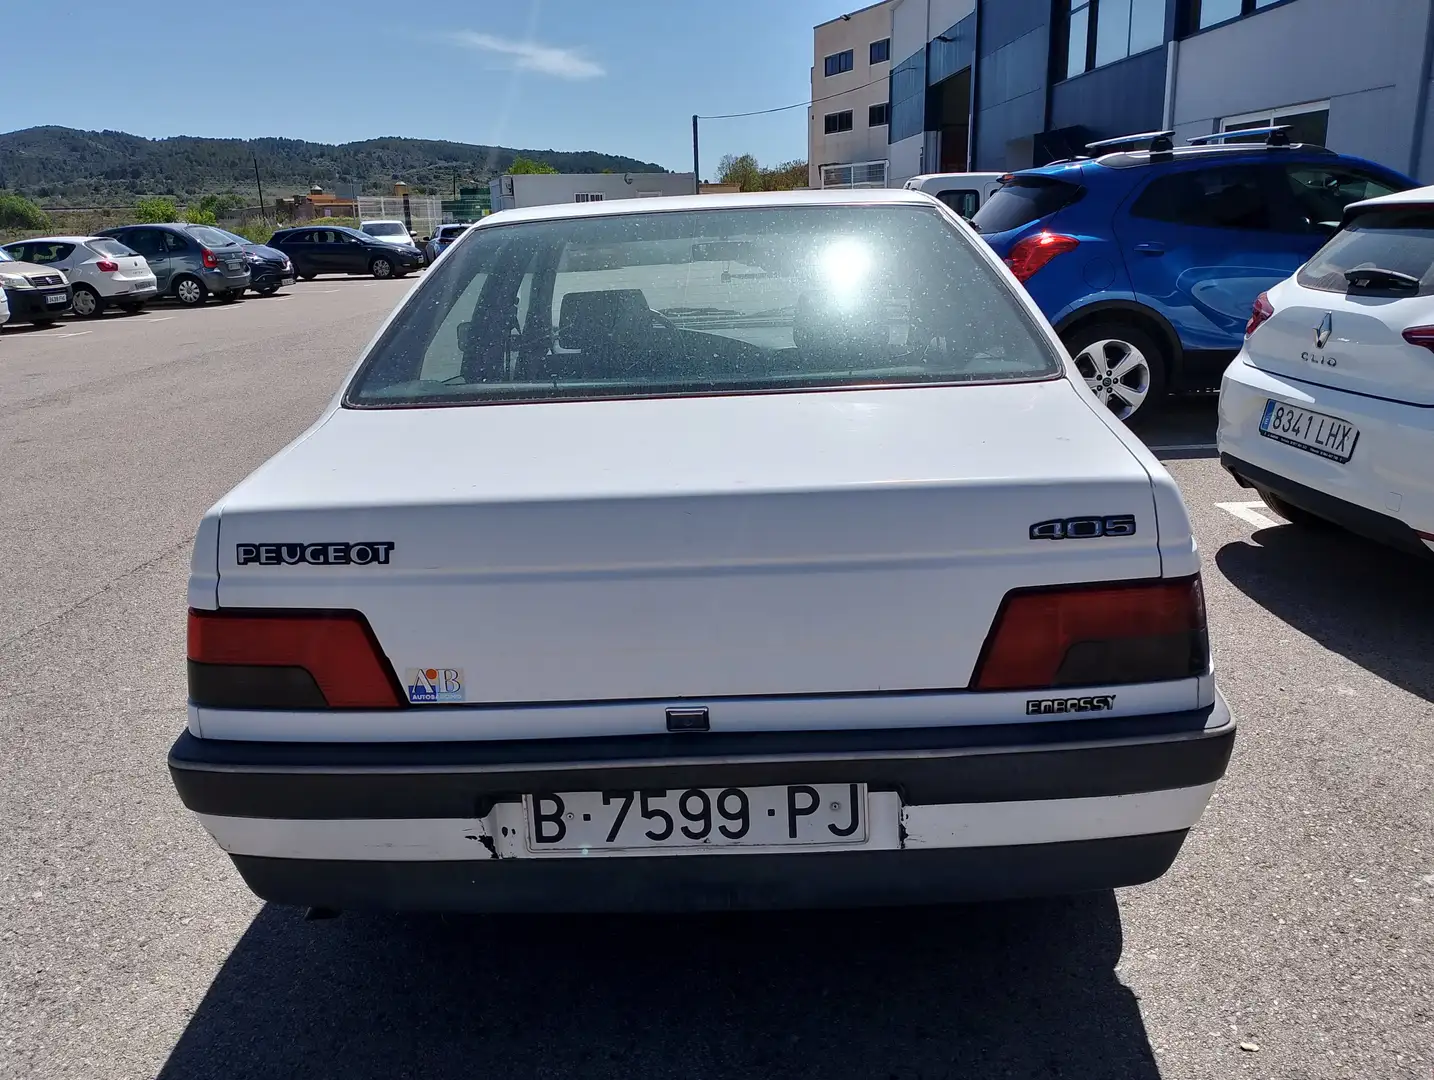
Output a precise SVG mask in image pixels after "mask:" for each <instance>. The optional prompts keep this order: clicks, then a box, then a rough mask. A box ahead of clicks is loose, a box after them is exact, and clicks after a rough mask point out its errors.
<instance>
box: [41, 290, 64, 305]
mask: <svg viewBox="0 0 1434 1080" xmlns="http://www.w3.org/2000/svg"><path fill="white" fill-rule="evenodd" d="M64 302H65V294H64V293H58V292H57V293H51V294H50V295H49V296H47V297H45V303H47V304H63V303H64Z"/></svg>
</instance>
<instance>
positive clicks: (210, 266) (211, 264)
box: [199, 248, 219, 270]
mask: <svg viewBox="0 0 1434 1080" xmlns="http://www.w3.org/2000/svg"><path fill="white" fill-rule="evenodd" d="M199 260H200V262H202V263H203V264H204V269H206V270H217V269H219V260H218V259H216V258H215V257H214V252H212V251H210V250H209V249H208V248H200V249H199Z"/></svg>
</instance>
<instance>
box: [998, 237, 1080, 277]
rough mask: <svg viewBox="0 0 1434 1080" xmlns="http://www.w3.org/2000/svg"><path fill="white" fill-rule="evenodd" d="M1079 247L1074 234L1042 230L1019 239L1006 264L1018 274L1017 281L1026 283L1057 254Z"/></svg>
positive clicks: (1007, 257)
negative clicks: (1065, 234)
mask: <svg viewBox="0 0 1434 1080" xmlns="http://www.w3.org/2000/svg"><path fill="white" fill-rule="evenodd" d="M1078 247H1080V241H1079V240H1077V239H1076V238H1075V237H1074V236H1062V235H1061V234H1060V233H1051V232H1040V233H1036V234H1035V235H1034V236H1027V237H1025V238H1024V239H1022V240H1017V241H1016V243H1015V245H1014V246H1013V247H1012V248H1011V253H1010V254H1009V255H1007V256H1006V265H1007V266H1009V267H1010V268H1011V273H1013V274H1015V275H1016V280H1017V281H1019V282H1022V283H1025V282H1026V281H1029V280H1030V279H1031V277H1032V276H1033V275H1034V274H1035V272H1036V271H1037V270H1039V269H1040V268H1041V267H1043V266H1045V265H1046V263H1048V262H1050V261H1051V260H1052V259H1054V258H1055V257H1056V256H1057V255H1064V254H1065V253H1066V252H1067V251H1074V250H1075V249H1076V248H1078Z"/></svg>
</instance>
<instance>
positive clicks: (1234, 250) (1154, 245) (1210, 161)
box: [971, 127, 1416, 420]
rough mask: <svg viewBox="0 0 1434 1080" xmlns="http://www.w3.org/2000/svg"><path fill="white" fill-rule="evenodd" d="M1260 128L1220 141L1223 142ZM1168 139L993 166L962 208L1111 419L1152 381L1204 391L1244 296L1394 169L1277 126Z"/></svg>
mask: <svg viewBox="0 0 1434 1080" xmlns="http://www.w3.org/2000/svg"><path fill="white" fill-rule="evenodd" d="M1236 138H1240V139H1250V138H1254V139H1262V140H1264V142H1263V143H1260V142H1256V143H1254V144H1253V145H1252V144H1249V143H1245V144H1232V145H1220V142H1221V141H1222V140H1228V139H1236ZM1190 142H1191V145H1189V146H1179V147H1177V146H1175V145H1174V142H1173V133H1171V132H1168V131H1158V132H1146V133H1144V134H1141V135H1130V136H1126V137H1124V138H1121V139H1111V140H1107V141H1105V142H1099V143H1092V144H1090V145H1089V146H1088V147H1086V149H1087V151H1089V153H1090V156H1089V157H1082V158H1076V159H1074V160H1070V161H1060V162H1053V163H1052V164H1050V165H1046V166H1042V167H1041V168H1038V169H1026V170H1023V171H1021V172H1018V173H1014V174H1012V175H1010V176H1008V177H1006V179H1005V182H1004V183H1003V184H1002V186H1001V189H1000V190H999V191H997V192H996V193H995V194H994V195H992V196H991V197H990V199H988V200H987V202H986V203H985V204H984V205H983V206H982V207H981V209H979V210H978V211H977V212H976V215H975V217H974V218H972V222H971V223H972V225H973V226H974V227H975V228H976V229H977V230H978V231H979V232H980V233H981V235H982V237H983V239H985V240H986V242H987V243H989V244H990V245H991V247H992V248H994V249H995V251H996V254H998V255H1000V256H1001V257H1002V258H1003V259H1004V260H1005V262H1006V265H1007V266H1009V267H1010V268H1011V270H1012V272H1013V273H1014V274H1015V275H1016V277H1017V278H1019V279H1020V281H1021V282H1022V283H1023V284H1024V285H1025V287H1026V289H1027V290H1028V291H1029V292H1030V294H1031V296H1032V298H1033V299H1034V300H1035V301H1036V303H1037V304H1039V305H1040V308H1041V310H1042V311H1043V312H1044V313H1045V315H1046V318H1048V319H1050V321H1051V324H1052V325H1053V326H1054V327H1055V328H1056V332H1057V333H1059V334H1060V336H1061V340H1062V341H1064V342H1065V345H1066V348H1067V349H1068V350H1069V351H1070V354H1071V357H1072V358H1073V359H1074V360H1075V362H1076V366H1077V367H1078V368H1079V369H1080V372H1081V374H1082V375H1083V376H1084V377H1085V380H1086V385H1088V386H1089V387H1090V388H1091V390H1092V391H1094V392H1095V395H1096V397H1098V398H1100V399H1101V401H1103V402H1104V403H1105V404H1106V406H1107V407H1108V408H1110V410H1111V411H1112V412H1113V413H1115V414H1116V416H1118V417H1120V418H1121V419H1123V420H1133V419H1135V418H1136V416H1137V415H1139V416H1141V417H1146V416H1149V415H1150V414H1151V413H1152V412H1153V411H1154V409H1155V407H1156V406H1158V404H1159V402H1160V399H1161V397H1162V396H1163V395H1164V394H1165V392H1166V391H1167V390H1212V389H1214V388H1216V387H1218V386H1219V385H1220V376H1221V375H1222V374H1223V373H1224V370H1225V367H1226V366H1227V365H1228V364H1229V362H1230V360H1231V359H1233V358H1234V356H1235V354H1236V353H1237V352H1239V350H1240V346H1241V344H1242V342H1243V340H1244V334H1245V323H1246V322H1247V321H1248V320H1249V318H1250V312H1251V310H1252V308H1253V305H1254V302H1255V298H1256V297H1257V296H1259V295H1260V293H1262V292H1264V291H1265V290H1266V289H1269V288H1270V287H1271V286H1273V285H1275V284H1276V283H1277V282H1280V281H1283V280H1284V279H1285V278H1287V277H1289V276H1290V275H1291V274H1293V273H1294V272H1295V271H1296V270H1297V269H1299V268H1300V266H1302V265H1303V264H1304V263H1305V262H1306V261H1307V260H1308V259H1309V258H1310V256H1312V255H1313V254H1314V253H1315V252H1316V251H1317V250H1318V249H1319V248H1320V247H1321V245H1323V244H1324V242H1325V241H1326V240H1328V239H1329V238H1330V236H1332V235H1333V234H1334V232H1335V230H1336V229H1338V228H1339V224H1340V218H1341V215H1342V214H1343V211H1344V207H1346V206H1348V205H1349V204H1350V203H1353V202H1359V201H1360V200H1362V199H1368V198H1373V197H1374V196H1377V195H1387V194H1389V193H1390V192H1394V191H1404V190H1407V189H1409V188H1412V187H1415V186H1416V185H1415V182H1414V181H1413V180H1411V179H1409V177H1407V176H1404V175H1402V174H1400V173H1397V172H1395V171H1394V170H1392V169H1387V168H1385V167H1384V166H1382V165H1377V164H1375V163H1374V162H1372V161H1365V160H1363V159H1362V158H1354V157H1348V156H1346V155H1343V154H1336V153H1333V152H1332V151H1330V150H1326V149H1325V148H1324V147H1322V146H1306V145H1291V144H1290V143H1289V141H1288V139H1287V137H1286V136H1285V129H1284V128H1283V127H1271V128H1260V129H1246V130H1241V131H1232V132H1224V133H1221V134H1218V135H1209V136H1203V137H1200V138H1196V139H1192V140H1190Z"/></svg>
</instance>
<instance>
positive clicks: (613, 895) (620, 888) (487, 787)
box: [169, 696, 1235, 911]
mask: <svg viewBox="0 0 1434 1080" xmlns="http://www.w3.org/2000/svg"><path fill="white" fill-rule="evenodd" d="M1234 736H1235V724H1234V721H1233V719H1232V718H1231V716H1230V714H1229V710H1228V708H1227V707H1226V706H1225V703H1224V701H1223V699H1220V698H1218V696H1217V699H1216V703H1215V705H1214V706H1212V707H1210V708H1207V709H1203V710H1194V711H1190V712H1183V713H1174V714H1169V715H1164V716H1153V717H1144V718H1127V719H1122V720H1118V721H1109V720H1107V721H1072V722H1058V723H1041V724H1024V725H1007V726H1000V727H981V728H971V727H967V728H944V729H919V730H917V729H907V730H901V731H870V730H868V731H829V732H789V733H781V732H767V733H755V734H732V735H726V734H705V735H701V734H699V735H671V736H636V737H623V738H614V739H572V740H533V741H525V742H506V743H447V744H397V745H395V744H385V745H375V744H312V743H241V742H229V741H217V740H205V739H196V738H194V737H193V736H192V735H189V734H188V733H185V734H184V735H181V736H180V738H179V740H178V741H177V742H176V743H175V745H174V748H173V749H172V751H171V752H170V757H169V767H170V773H171V776H172V777H173V779H174V783H175V787H176V788H177V789H178V791H179V794H180V797H181V798H182V800H183V801H184V803H185V805H186V806H187V807H188V808H189V809H190V810H192V811H194V812H195V813H196V814H198V815H199V817H200V820H201V822H202V823H203V824H204V825H205V827H206V829H208V830H209V832H210V833H211V835H213V836H214V838H215V839H216V841H217V842H218V843H219V845H220V846H221V847H222V848H223V849H224V850H226V851H227V852H229V854H230V855H231V856H232V857H233V858H234V863H235V865H236V866H237V867H238V869H239V871H240V873H241V874H243V876H244V878H245V880H246V882H248V884H249V886H250V888H251V889H253V890H254V892H255V893H256V894H258V895H259V896H260V897H262V898H264V899H266V900H272V901H276V902H280V903H289V904H305V905H313V906H323V907H336V908H380V909H403V910H447V911H458V910H461V911H589V910H596V911H611V910H670V909H707V908H721V909H726V908H749V907H760V908H768V907H806V906H844V905H861V904H901V903H918V902H919V903H926V902H947V901H958V900H977V899H997V898H1005V897H1017V896H1033V895H1045V894H1058V893H1067V892H1079V891H1085V890H1091V889H1105V888H1112V887H1117V886H1124V885H1134V884H1138V883H1140V882H1144V881H1149V880H1152V879H1154V878H1156V877H1159V876H1160V875H1161V874H1162V873H1164V872H1165V870H1166V869H1167V868H1168V867H1169V866H1170V864H1171V862H1172V861H1173V860H1174V858H1175V856H1176V854H1177V853H1178V852H1179V849H1180V845H1181V843H1182V842H1183V840H1184V836H1185V834H1186V832H1187V831H1188V830H1189V828H1190V827H1191V826H1192V825H1193V824H1194V823H1195V822H1196V821H1197V820H1198V818H1199V816H1200V814H1201V812H1202V811H1203V809H1204V806H1205V803H1206V801H1207V800H1208V798H1209V796H1210V792H1211V789H1212V788H1213V786H1214V784H1215V782H1216V781H1217V780H1218V779H1219V778H1220V777H1221V776H1222V775H1223V774H1224V771H1225V767H1226V764H1227V763H1228V761H1229V758H1230V753H1231V750H1232V747H1233V744H1234ZM801 783H865V784H867V785H868V787H869V790H870V792H871V796H870V798H871V809H870V811H869V812H870V814H871V816H872V819H873V821H875V820H876V818H877V817H878V811H879V809H880V808H882V807H885V808H887V812H888V813H889V820H890V821H891V822H892V823H893V826H892V828H891V831H890V836H889V838H888V839H889V842H887V843H885V844H882V843H878V842H876V840H875V833H874V839H873V841H872V843H871V844H870V845H869V846H866V847H859V848H853V849H852V850H850V851H844V852H834V851H821V852H810V853H791V852H789V851H786V852H781V853H776V852H771V851H767V852H760V853H746V852H732V851H727V852H721V853H716V852H713V853H708V852H702V853H699V854H688V855H653V856H643V857H597V856H594V857H591V858H586V857H584V858H535V857H526V856H525V854H524V847H523V841H522V840H521V839H520V838H519V836H518V834H519V833H520V832H521V829H520V828H514V826H515V824H516V823H517V822H518V821H521V797H522V795H523V794H525V793H534V792H550V791H584V790H586V791H594V790H597V791H602V790H618V789H643V790H651V789H666V790H682V789H686V788H689V787H708V788H711V787H729V786H734V787H742V786H748V787H755V786H766V785H772V784H801ZM898 822H899V825H898V824H897V823H898Z"/></svg>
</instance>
